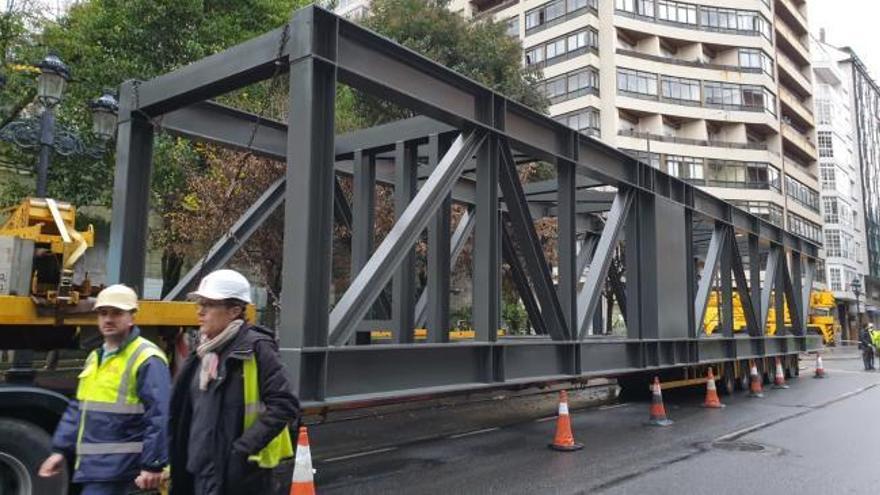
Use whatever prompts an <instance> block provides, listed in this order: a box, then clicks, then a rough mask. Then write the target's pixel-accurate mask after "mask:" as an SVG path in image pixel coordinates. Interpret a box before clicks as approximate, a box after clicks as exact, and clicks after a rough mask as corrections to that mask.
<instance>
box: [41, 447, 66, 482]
mask: <svg viewBox="0 0 880 495" xmlns="http://www.w3.org/2000/svg"><path fill="white" fill-rule="evenodd" d="M63 467H64V456H63V455H61V454H59V453H57V452H56V453H54V454H52V455H50V456H49V457H47V458H46V460H45V461H43V464H42V465H41V466H40V472H39V474H40V476H41V477H43V478H51V477H52V476H57V475H59V474H61V468H63Z"/></svg>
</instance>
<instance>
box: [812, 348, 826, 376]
mask: <svg viewBox="0 0 880 495" xmlns="http://www.w3.org/2000/svg"><path fill="white" fill-rule="evenodd" d="M813 378H825V366H824V365H822V355H821V354H816V374H815V375H813Z"/></svg>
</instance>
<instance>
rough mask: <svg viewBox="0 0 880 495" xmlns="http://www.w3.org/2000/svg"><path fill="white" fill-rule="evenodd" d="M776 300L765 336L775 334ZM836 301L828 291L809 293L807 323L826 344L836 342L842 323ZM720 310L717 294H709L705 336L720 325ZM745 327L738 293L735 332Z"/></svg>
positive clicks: (735, 295) (787, 320) (786, 316)
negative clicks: (836, 311)
mask: <svg viewBox="0 0 880 495" xmlns="http://www.w3.org/2000/svg"><path fill="white" fill-rule="evenodd" d="M773 297H775V295H774V296H771V298H770V309H769V310H768V312H767V326H766V328H765V333H766V334H767V335H775V334H776V309H775V305H774V303H773ZM835 306H836V302H835V300H834V294H833V293H831V292H829V291H813V292H812V293H810V321H809V322H808V323H807V330H809V331H813V332H816V333H818V334H819V335H821V336H822V340H823V341H824V342H825V344H826V345H830V344H833V343H834V334H835V331H836V330H837V329H838V326H839V323H837V321H836V320H835V318H834V315H833V314H832V312H833V310H834V307H835ZM783 309H784V313H783V317H784V320H783V321H784V324H785V325H791V315H789V313H788V305H787V304H785V305H783ZM720 319H721V307H720V301H719V298H718V293H717V292H712V293H711V294H710V295H709V303H708V304H707V306H706V316H705V318H704V319H703V325H704V327H705V329H706V335H712V333H714V332H715V331H716V330H717V329H718V326H719V325H720V321H721V320H720ZM745 328H746V318H745V315H744V314H743V309H742V304H741V303H740V299H739V294H738V293H737V292H735V291H734V293H733V331H734V332H741V331H743V330H745Z"/></svg>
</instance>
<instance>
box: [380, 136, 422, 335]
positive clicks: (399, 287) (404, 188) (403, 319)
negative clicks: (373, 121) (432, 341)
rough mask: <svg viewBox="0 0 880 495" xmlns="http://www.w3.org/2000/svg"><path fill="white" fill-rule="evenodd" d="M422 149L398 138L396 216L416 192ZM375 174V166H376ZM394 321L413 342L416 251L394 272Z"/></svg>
mask: <svg viewBox="0 0 880 495" xmlns="http://www.w3.org/2000/svg"><path fill="white" fill-rule="evenodd" d="M417 154H418V148H417V146H416V145H415V144H413V143H404V142H403V141H398V142H397V143H396V144H395V145H394V175H395V179H394V218H395V219H398V218H400V217H401V216H402V215H403V212H404V211H406V207H407V206H409V203H410V201H412V198H413V196H415V193H416V181H417V180H418V178H417V177H416V167H417V165H418V163H417ZM373 173H374V174H375V168H373ZM391 301H392V311H391V320H392V321H393V322H394V330H395V332H394V333H395V335H394V336H395V338H396V339H397V342H399V343H410V342H412V341H413V338H414V336H415V335H414V333H415V332H413V327H414V310H415V307H414V304H415V252H414V250H413V248H412V247H410V248H409V254H407V256H406V258H404V260H403V262H402V263H401V264H400V266H398V267H397V270H396V271H395V272H394V279H393V282H392V297H391Z"/></svg>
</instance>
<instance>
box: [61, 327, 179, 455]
mask: <svg viewBox="0 0 880 495" xmlns="http://www.w3.org/2000/svg"><path fill="white" fill-rule="evenodd" d="M154 356H155V357H158V358H160V359H161V360H162V361H163V362H165V363H167V362H168V360H167V358H166V357H165V354H164V353H163V352H162V351H161V350H160V349H159V348H158V347H157V346H156V344H153V343H152V342H150V341H149V340H147V339H145V338H143V337H138V338H136V339H134V340H133V341H131V342H130V343H129V344H128V345H126V346H125V349H123V350H122V351H121V352H119V354H116V355H113V356H110V357H109V358H107V359H106V360H105V361H104V362H103V363H100V364H99V363H98V354H97V351H92V353H91V354H90V355H89V357H88V359H87V360H86V365H85V367H84V368H83V371H82V373H80V375H79V377H80V382H79V386H78V387H77V391H76V398H77V400H79V404H80V423H79V431H78V432H77V440H76V454H77V456H82V455H107V454H139V453H141V452H142V451H143V448H144V446H143V443H142V442H101V443H83V436H84V429H85V427H86V415H87V414H88V413H90V412H101V413H110V414H126V415H130V414H143V413H144V405H143V403H142V402H141V400H140V398H139V397H138V395H137V372H138V369H139V368H140V366H141V364H143V363H144V362H145V361H146V360H147V359H149V358H151V357H154ZM76 465H77V466H79V457H77V461H76Z"/></svg>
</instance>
